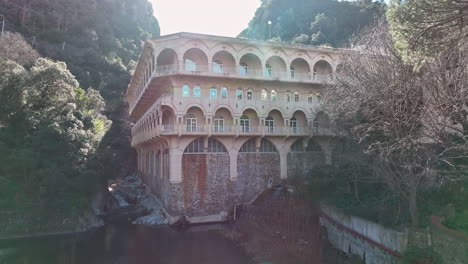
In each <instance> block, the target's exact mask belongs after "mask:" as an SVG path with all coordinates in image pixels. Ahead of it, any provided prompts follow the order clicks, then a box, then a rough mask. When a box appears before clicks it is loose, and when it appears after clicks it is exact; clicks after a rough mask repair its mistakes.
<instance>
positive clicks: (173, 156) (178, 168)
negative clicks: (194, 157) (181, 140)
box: [169, 148, 183, 183]
mask: <svg viewBox="0 0 468 264" xmlns="http://www.w3.org/2000/svg"><path fill="white" fill-rule="evenodd" d="M182 154H183V152H182V150H180V149H175V148H174V149H169V164H170V165H169V181H170V182H171V183H181V182H182Z"/></svg>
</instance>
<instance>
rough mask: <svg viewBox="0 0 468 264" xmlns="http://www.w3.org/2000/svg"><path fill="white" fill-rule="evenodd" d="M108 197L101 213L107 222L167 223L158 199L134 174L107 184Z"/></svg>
mask: <svg viewBox="0 0 468 264" xmlns="http://www.w3.org/2000/svg"><path fill="white" fill-rule="evenodd" d="M109 193H110V199H109V200H108V201H107V203H106V208H107V211H105V212H104V213H103V214H102V217H103V219H104V220H105V221H106V222H108V223H132V224H141V225H162V224H167V219H166V217H165V216H164V213H163V211H162V210H161V208H162V207H161V205H160V203H159V200H158V199H157V198H156V197H155V196H154V195H153V194H152V193H151V191H150V190H149V188H148V187H147V186H146V185H145V184H144V183H143V182H142V181H141V180H140V178H138V177H137V176H136V175H130V176H127V177H124V178H123V179H118V180H116V181H115V182H113V183H111V184H110V185H109Z"/></svg>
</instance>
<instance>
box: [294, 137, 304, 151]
mask: <svg viewBox="0 0 468 264" xmlns="http://www.w3.org/2000/svg"><path fill="white" fill-rule="evenodd" d="M304 151H305V148H304V139H298V140H296V142H294V144H292V146H291V152H304Z"/></svg>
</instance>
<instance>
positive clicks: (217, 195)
mask: <svg viewBox="0 0 468 264" xmlns="http://www.w3.org/2000/svg"><path fill="white" fill-rule="evenodd" d="M339 55H340V50H338V49H333V48H325V47H313V46H304V45H293V44H279V43H270V42H263V41H252V40H246V39H238V38H227V37H219V36H209V35H201V34H193V33H177V34H171V35H167V36H162V37H158V38H154V39H149V40H147V41H146V43H145V45H144V48H143V51H142V54H141V57H140V60H139V61H138V64H137V67H136V70H135V73H134V75H133V77H132V80H131V82H130V85H129V89H128V92H127V97H126V100H127V102H128V104H129V114H130V118H131V119H132V120H133V121H134V125H133V127H132V147H133V148H135V149H136V151H137V153H138V170H139V173H140V175H141V177H142V178H143V180H144V182H145V183H146V184H147V185H148V186H149V187H150V188H151V190H152V192H153V193H154V194H155V195H156V196H158V197H159V199H160V201H161V203H162V206H163V208H164V210H165V213H166V214H167V216H168V218H169V221H170V222H174V221H177V219H179V217H181V216H184V217H186V218H187V219H188V220H189V221H190V222H193V223H196V222H211V221H223V220H225V219H226V218H227V217H228V215H229V214H230V213H231V212H232V210H233V208H234V206H235V205H237V204H244V203H249V202H251V201H252V200H254V199H255V198H256V196H257V195H258V194H259V193H261V192H262V191H263V190H265V189H266V188H268V187H271V186H274V185H276V184H278V183H279V182H281V180H283V179H287V178H289V177H296V176H301V175H310V174H313V167H314V166H315V165H317V164H323V163H327V162H330V161H331V152H332V151H331V147H330V144H331V138H332V132H331V131H330V129H329V121H328V117H327V115H326V114H325V113H323V112H322V111H320V101H321V92H323V91H322V89H323V87H324V84H325V83H327V82H332V81H333V78H334V75H335V71H336V67H337V64H338V58H339Z"/></svg>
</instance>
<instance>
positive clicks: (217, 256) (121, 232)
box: [0, 225, 253, 264]
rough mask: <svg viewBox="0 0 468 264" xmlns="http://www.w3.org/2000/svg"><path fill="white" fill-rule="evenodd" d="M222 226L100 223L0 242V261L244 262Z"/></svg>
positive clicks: (66, 263)
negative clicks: (95, 227) (65, 232)
mask: <svg viewBox="0 0 468 264" xmlns="http://www.w3.org/2000/svg"><path fill="white" fill-rule="evenodd" d="M223 228H224V227H223V226H222V225H205V226H194V227H190V228H188V229H186V230H176V229H172V228H169V227H148V226H142V225H122V226H112V225H109V226H106V227H103V228H101V229H99V230H96V231H94V232H89V233H82V234H75V235H67V236H52V237H42V238H32V239H19V240H10V241H0V264H20V263H21V264H55V263H57V264H215V263H216V264H248V263H253V262H252V261H251V260H250V259H249V258H248V257H247V255H246V254H245V253H244V251H243V249H242V248H240V247H238V246H237V245H236V244H235V243H234V242H232V241H230V240H227V239H226V238H224V237H223V236H222V235H221V234H220V232H219V230H220V229H223Z"/></svg>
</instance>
